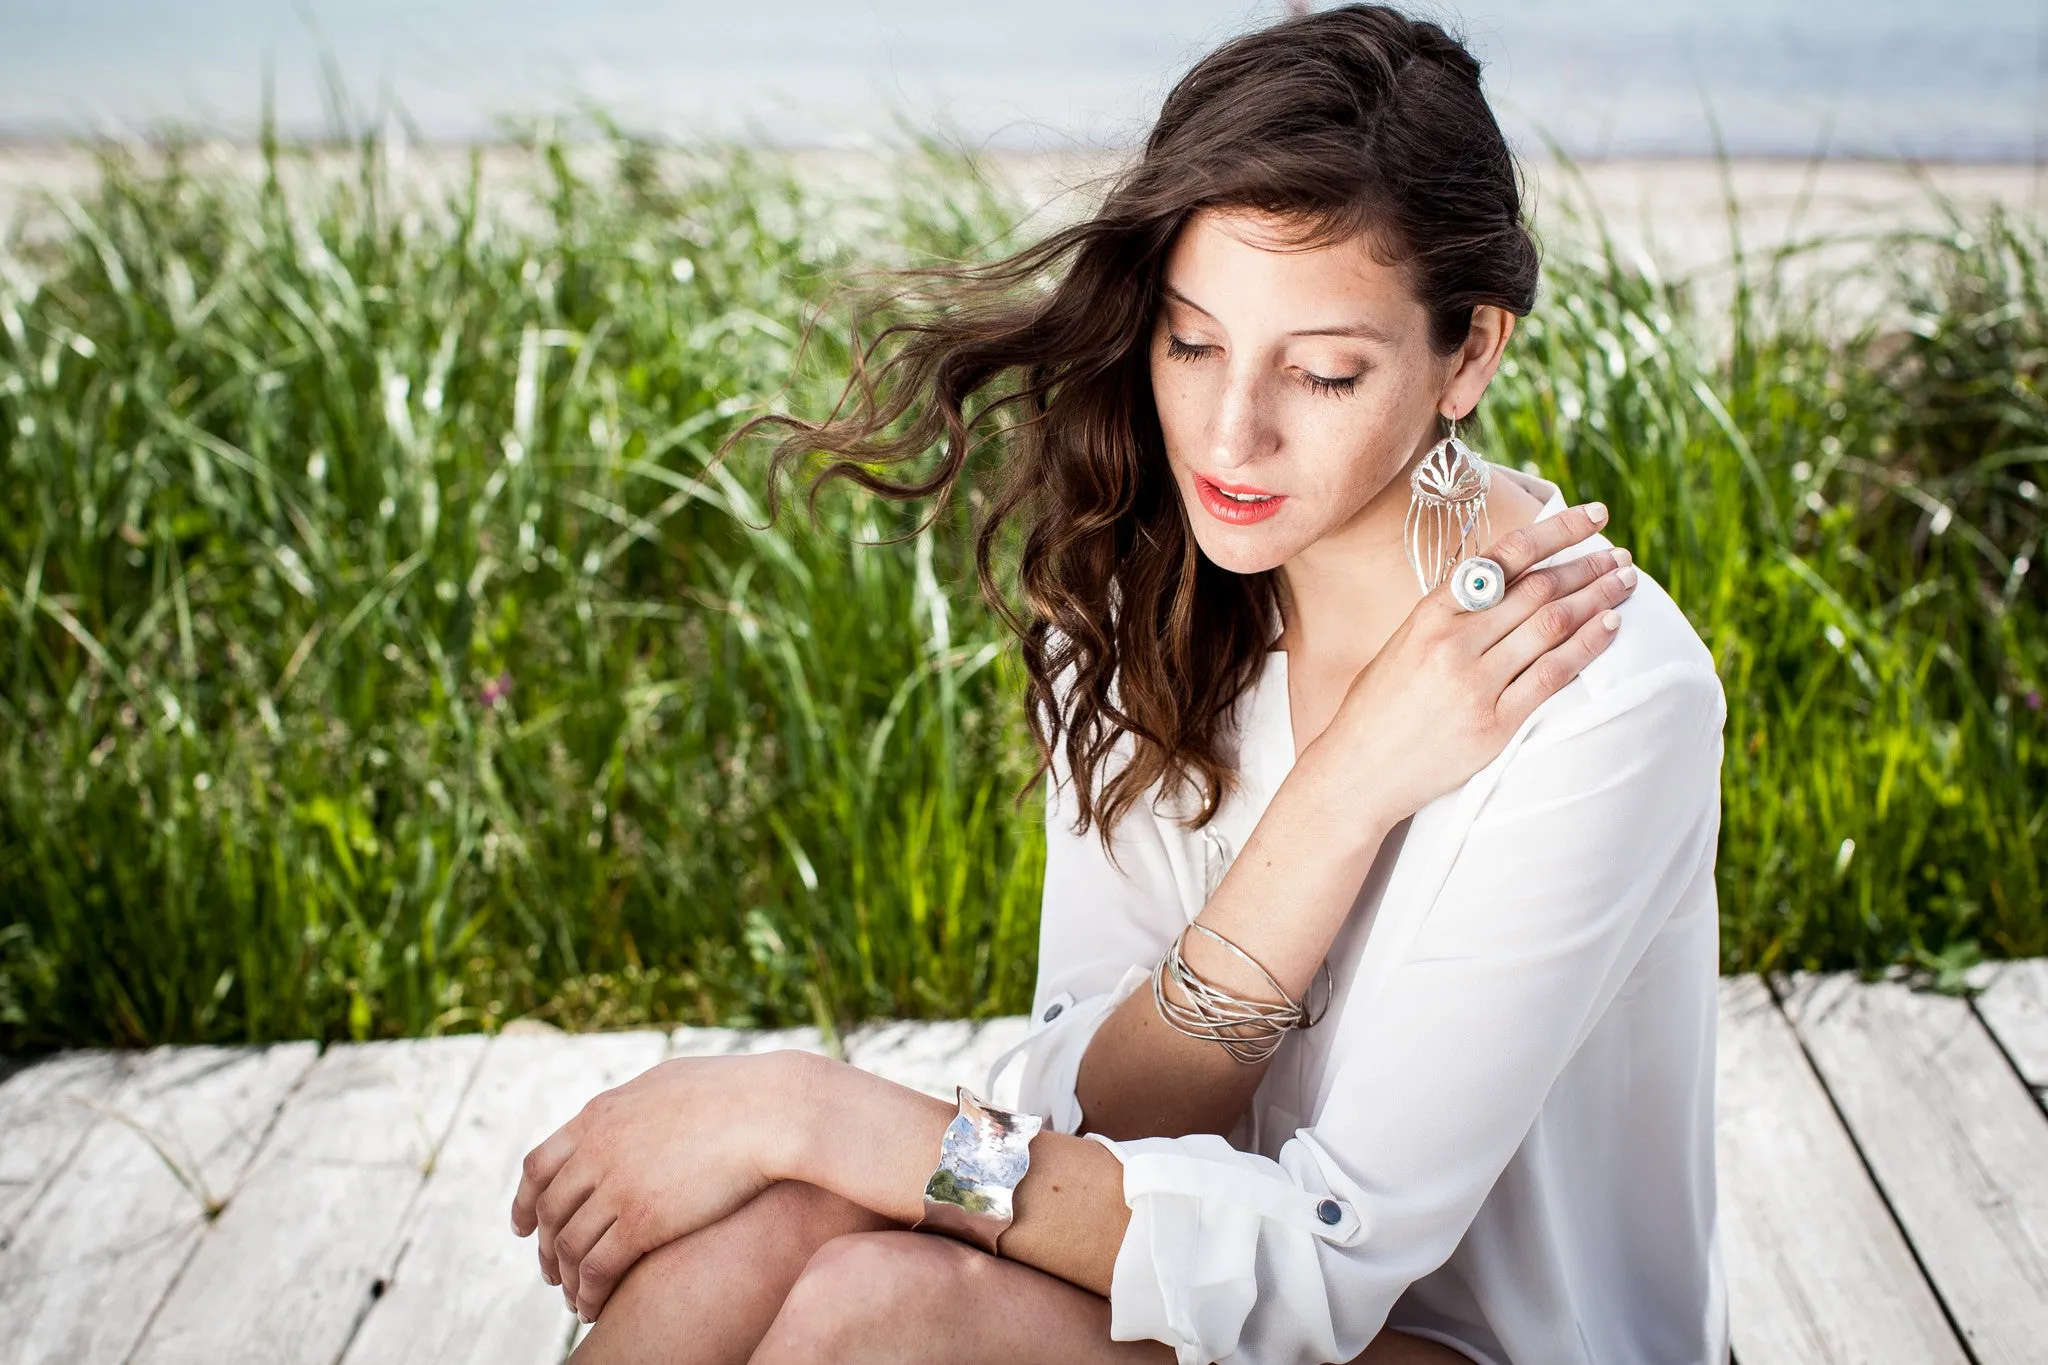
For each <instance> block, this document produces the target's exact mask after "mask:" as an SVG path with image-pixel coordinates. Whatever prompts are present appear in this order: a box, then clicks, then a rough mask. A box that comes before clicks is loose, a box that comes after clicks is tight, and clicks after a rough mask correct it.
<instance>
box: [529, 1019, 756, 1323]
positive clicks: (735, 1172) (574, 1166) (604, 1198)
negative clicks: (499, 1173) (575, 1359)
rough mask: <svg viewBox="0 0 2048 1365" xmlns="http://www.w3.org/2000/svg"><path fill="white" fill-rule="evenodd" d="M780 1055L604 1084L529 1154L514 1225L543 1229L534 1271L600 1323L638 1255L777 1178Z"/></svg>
mask: <svg viewBox="0 0 2048 1365" xmlns="http://www.w3.org/2000/svg"><path fill="white" fill-rule="evenodd" d="M783 1055H784V1054H779V1053H768V1054H765V1055H761V1056H754V1057H679V1058H675V1059H672V1060H670V1061H666V1062H663V1063H661V1064H660V1065H659V1066H656V1067H654V1068H652V1069H650V1070H648V1071H645V1072H642V1073H641V1074H640V1075H639V1076H636V1077H634V1078H633V1079H632V1080H630V1081H627V1082H626V1083H625V1084H624V1085H621V1086H618V1087H616V1088H614V1089H611V1090H607V1091H605V1092H604V1093H603V1094H600V1095H598V1096H597V1097H596V1098H595V1099H593V1100H591V1101H590V1103H588V1104H586V1105H584V1106H583V1111H582V1112H581V1113H579V1114H578V1115H577V1116H576V1117H575V1118H573V1119H571V1120H569V1122H567V1123H565V1124H563V1125H562V1126H561V1127H560V1128H559V1129H557V1130H556V1131H555V1133H554V1135H553V1136H552V1137H550V1138H548V1140H547V1141H545V1142H543V1143H541V1144H540V1146H538V1147H536V1148H534V1149H533V1150H532V1151H531V1152H528V1153H527V1154H526V1163H525V1167H524V1174H523V1176H522V1178H521V1179H520V1182H519V1192H518V1194H517V1195H516V1196H514V1198H513V1201H512V1230H513V1231H514V1232H516V1233H518V1234H519V1235H520V1236H521V1237H524V1236H526V1235H527V1234H528V1233H530V1232H533V1231H535V1230H536V1229H538V1231H539V1233H540V1238H539V1250H540V1269H541V1274H542V1276H543V1277H544V1278H546V1280H547V1282H548V1283H549V1284H558V1285H560V1286H561V1287H562V1294H563V1297H565V1298H566V1299H568V1301H569V1306H570V1307H571V1308H572V1309H574V1310H575V1311H576V1312H577V1313H579V1314H580V1315H581V1316H582V1317H583V1319H584V1320H585V1321H587V1322H588V1321H595V1320H596V1318H597V1314H598V1312H599V1311H600V1310H601V1309H602V1308H603V1307H604V1303H605V1300H606V1299H607V1298H609V1297H610V1295H611V1292H612V1290H613V1289H614V1288H615V1287H616V1286H617V1285H618V1283H619V1281H620V1280H621V1279H623V1278H624V1277H625V1274H626V1271H627V1270H629V1269H630V1268H631V1267H632V1266H633V1264H634V1262H636V1261H638V1260H639V1259H640V1258H641V1257H642V1256H644V1255H646V1254H647V1253H648V1252H650V1251H652V1250H654V1249H655V1248H656V1247H659V1246H663V1245H666V1244H667V1243H669V1242H671V1241H673V1240H674V1239H676V1238H677V1237H681V1236H683V1235H684V1234H686V1233H691V1232H695V1231H697V1230H698V1229H699V1228H702V1227H706V1226H708V1225H709V1224H711V1223H715V1222H717V1221H718V1220H719V1219H721V1218H723V1217H725V1216H726V1215H727V1214H729V1213H732V1212H733V1211H735V1210H736V1209H738V1208H740V1207H741V1206H742V1205H744V1204H746V1203H747V1202H748V1201H750V1200H752V1199H753V1198H754V1196H756V1195H758V1194H759V1193H761V1191H763V1190H765V1189H767V1188H768V1186H769V1185H770V1184H772V1183H774V1180H773V1178H772V1177H771V1174H770V1172H772V1171H774V1170H776V1169H777V1168H778V1165H779V1163H781V1162H782V1161H784V1160H786V1157H785V1154H784V1153H783V1151H782V1146H783V1142H782V1137H783V1135H785V1134H787V1133H789V1132H790V1130H791V1128H792V1125H789V1124H785V1123H781V1122H778V1121H777V1115H776V1114H775V1113H771V1112H769V1110H770V1108H771V1107H772V1106H774V1105H775V1104H776V1103H777V1102H778V1097H783V1096H787V1095H789V1094H790V1093H791V1091H792V1088H793V1087H792V1086H791V1085H788V1084H785V1079H786V1078H785V1077H784V1076H783V1075H782V1073H783V1072H786V1071H787V1072H794V1071H795V1070H796V1068H793V1067H789V1066H787V1065H785V1064H784V1063H783V1061H782V1060H781V1059H782V1057H783Z"/></svg>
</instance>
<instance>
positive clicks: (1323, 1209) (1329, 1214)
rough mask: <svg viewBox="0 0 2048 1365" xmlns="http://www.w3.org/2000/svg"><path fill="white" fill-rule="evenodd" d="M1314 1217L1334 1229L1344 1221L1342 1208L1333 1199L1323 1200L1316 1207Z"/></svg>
mask: <svg viewBox="0 0 2048 1365" xmlns="http://www.w3.org/2000/svg"><path fill="white" fill-rule="evenodd" d="M1316 1217H1318V1218H1320V1219H1322V1220H1323V1221H1324V1222H1325V1223H1328V1224H1329V1225H1330V1226H1331V1227H1336V1226H1337V1224H1339V1223H1341V1222H1343V1221H1344V1206H1343V1205H1342V1204H1339V1203H1338V1202H1337V1201H1336V1200H1334V1199H1325V1200H1324V1201H1323V1202H1322V1203H1320V1204H1318V1205H1316Z"/></svg>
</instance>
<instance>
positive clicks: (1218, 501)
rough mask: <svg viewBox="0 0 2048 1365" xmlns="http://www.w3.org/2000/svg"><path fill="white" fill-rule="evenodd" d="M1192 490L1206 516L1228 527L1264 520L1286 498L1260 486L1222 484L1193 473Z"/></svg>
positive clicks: (1277, 509)
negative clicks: (1228, 524) (1200, 502)
mask: <svg viewBox="0 0 2048 1365" xmlns="http://www.w3.org/2000/svg"><path fill="white" fill-rule="evenodd" d="M1195 492H1196V495H1197V496H1198V497H1199V498H1200V499H1201V501H1202V506H1203V508H1205V509H1206V510H1207V511H1208V513H1209V515H1210V516H1212V517H1214V518H1216V520H1218V521H1226V522H1229V523H1230V524H1231V525H1232V526H1250V525H1251V524H1252V523H1253V522H1258V521H1264V520H1265V519H1266V518H1267V517H1270V516H1272V515H1273V514H1274V513H1275V512H1277V511H1279V510H1280V504H1281V503H1283V502H1286V501H1287V497H1286V495H1285V494H1282V493H1268V492H1267V491H1266V490H1265V489H1263V488H1253V487H1251V486H1250V485H1248V484H1237V483H1223V482H1221V481H1220V480H1217V479H1211V478H1208V477H1207V476H1205V475H1201V474H1197V475H1195ZM1231 494H1235V495H1236V496H1235V497H1232V496H1230V495H1231Z"/></svg>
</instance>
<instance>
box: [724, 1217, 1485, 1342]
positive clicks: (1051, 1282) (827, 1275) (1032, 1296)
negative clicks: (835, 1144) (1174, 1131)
mask: <svg viewBox="0 0 2048 1365" xmlns="http://www.w3.org/2000/svg"><path fill="white" fill-rule="evenodd" d="M1173 1358H1174V1356H1173V1352H1172V1350H1171V1349H1169V1348H1168V1347H1167V1346H1165V1345H1164V1344H1162V1343H1160V1342H1157V1341H1111V1340H1110V1337H1109V1303H1108V1301H1107V1300H1105V1299H1101V1298H1098V1297H1097V1296H1096V1295H1094V1294H1091V1293H1089V1292H1088V1291H1087V1290H1085V1289H1082V1288H1079V1287H1078V1286H1076V1285H1072V1284H1069V1283H1067V1282H1066V1281H1065V1280H1062V1279H1059V1278H1057V1277H1056V1276H1052V1275H1048V1274H1046V1273H1044V1272H1043V1271H1039V1270H1034V1269H1032V1268H1031V1267H1029V1266H1025V1265H1019V1264H1018V1263H1017V1262H1015V1261H1004V1260H998V1259H996V1258H995V1257H992V1256H985V1255H983V1254H982V1253H981V1252H979V1251H976V1250H974V1249H973V1248H971V1247H967V1246H964V1245H962V1244H961V1243H958V1242H954V1241H949V1240H947V1239H946V1238H942V1237H934V1236H929V1235H926V1234H924V1233H917V1232H902V1231H882V1232H865V1233H853V1234H849V1235H847V1236H844V1237H839V1238H836V1239H834V1240H833V1241H831V1242H829V1243H827V1244H826V1245H825V1246H824V1247H823V1248H821V1249H820V1250H819V1252H818V1253H817V1255H815V1256H813V1257H812V1258H811V1260H810V1263H809V1264H808V1265H807V1266H805V1268H804V1270H803V1273H802V1275H801V1276H800V1277H799V1278H798V1279H797V1281H796V1285H795V1287H794V1288H793V1289H791V1290H790V1291H789V1294H788V1297H787V1298H786V1300H785V1301H784V1302H783V1305H782V1311H781V1312H779V1313H778V1314H776V1315H775V1319H774V1323H773V1325H772V1326H770V1327H769V1328H768V1332H767V1335H766V1337H765V1338H764V1339H763V1340H762V1341H761V1346H760V1349H759V1350H757V1351H756V1352H755V1353H754V1355H753V1358H752V1365H820V1363H821V1362H830V1365H866V1363H868V1362H872V1363H873V1365H954V1362H957V1361H961V1360H1001V1361H1006V1362H1015V1363H1016V1365H1030V1362H1043V1363H1044V1365H1173ZM1353 1365H1471V1362H1470V1361H1468V1360H1467V1359H1466V1358H1465V1357H1464V1356H1463V1355H1461V1354H1459V1353H1458V1352H1456V1351H1453V1350H1451V1349H1450V1348H1449V1347H1447V1346H1440V1345H1438V1344H1437V1343H1435V1342H1431V1341H1424V1340H1422V1339H1420V1338H1417V1337H1411V1336H1408V1335H1406V1334H1404V1333H1401V1332H1396V1331H1386V1332H1382V1333H1380V1335H1379V1336H1378V1337H1377V1338H1375V1339H1374V1341H1373V1343H1372V1344H1371V1345H1370V1346H1368V1347H1367V1348H1366V1350H1365V1352H1364V1353H1363V1354H1362V1355H1360V1356H1359V1357H1357V1360H1356V1361H1354V1362H1353Z"/></svg>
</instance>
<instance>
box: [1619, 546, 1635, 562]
mask: <svg viewBox="0 0 2048 1365" xmlns="http://www.w3.org/2000/svg"><path fill="white" fill-rule="evenodd" d="M1614 562H1615V563H1617V564H1633V563H1635V562H1636V557H1635V556H1634V555H1632V554H1630V553H1629V552H1628V546H1626V545H1617V546H1615V547H1614Z"/></svg>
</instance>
